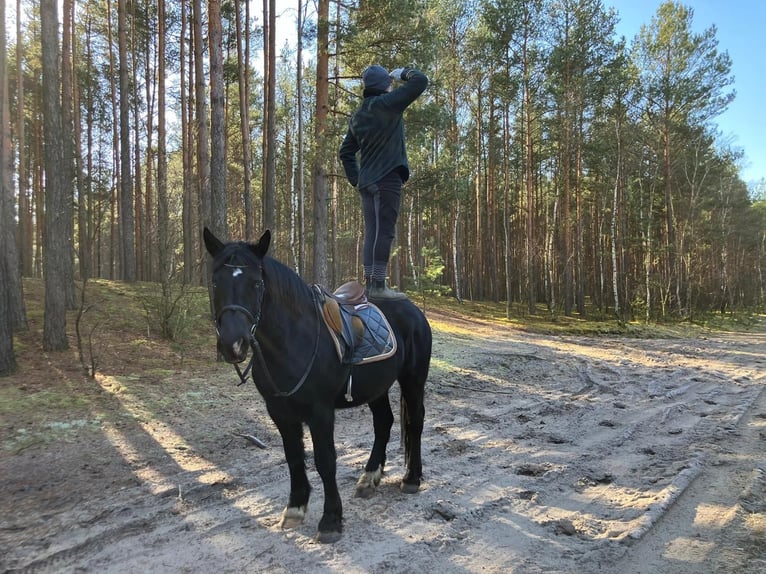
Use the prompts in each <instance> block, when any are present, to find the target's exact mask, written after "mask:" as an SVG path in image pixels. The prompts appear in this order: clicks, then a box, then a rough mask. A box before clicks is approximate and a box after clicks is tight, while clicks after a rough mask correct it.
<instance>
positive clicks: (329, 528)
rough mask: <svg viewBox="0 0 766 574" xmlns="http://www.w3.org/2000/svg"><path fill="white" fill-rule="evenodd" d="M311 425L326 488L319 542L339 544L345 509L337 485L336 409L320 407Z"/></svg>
mask: <svg viewBox="0 0 766 574" xmlns="http://www.w3.org/2000/svg"><path fill="white" fill-rule="evenodd" d="M317 410H318V411H319V412H317V413H316V414H315V415H314V416H313V417H312V420H311V421H310V422H309V429H310V430H311V439H312V440H313V442H314V464H316V469H317V472H318V473H319V476H320V477H321V478H322V485H323V487H324V512H323V513H322V519H321V520H320V521H319V527H318V532H317V540H318V541H319V542H337V541H338V540H340V537H341V534H342V532H343V505H342V503H341V500H340V494H339V493H338V483H337V482H336V478H335V474H336V454H335V428H334V426H335V411H334V408H333V406H332V405H327V406H319V407H317Z"/></svg>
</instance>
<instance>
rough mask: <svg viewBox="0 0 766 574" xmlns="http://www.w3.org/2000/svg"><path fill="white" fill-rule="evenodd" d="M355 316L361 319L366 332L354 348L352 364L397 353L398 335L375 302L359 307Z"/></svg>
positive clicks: (375, 359) (368, 361) (381, 358)
mask: <svg viewBox="0 0 766 574" xmlns="http://www.w3.org/2000/svg"><path fill="white" fill-rule="evenodd" d="M355 317H358V318H359V319H361V323H362V325H363V326H364V332H363V335H362V337H361V339H357V341H356V345H355V346H354V348H353V349H352V354H351V361H350V362H351V364H352V365H361V364H365V363H372V362H374V361H380V360H383V359H387V358H388V357H390V356H391V355H393V354H394V353H396V337H394V333H393V331H392V330H391V325H389V324H388V319H386V316H385V315H384V314H383V311H381V310H380V309H379V308H378V307H377V306H376V305H375V304H373V303H367V305H364V306H363V307H362V308H361V309H359V308H357V310H356V315H355Z"/></svg>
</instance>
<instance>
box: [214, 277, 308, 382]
mask: <svg viewBox="0 0 766 574" xmlns="http://www.w3.org/2000/svg"><path fill="white" fill-rule="evenodd" d="M226 266H227V267H247V266H246V265H229V264H226ZM255 288H256V289H257V290H258V313H257V314H256V315H253V313H252V312H251V311H250V310H249V309H248V308H247V307H243V306H242V305H225V306H224V307H222V308H221V310H220V311H218V314H217V316H216V319H215V331H216V335H217V336H218V338H219V339H220V337H221V334H220V331H219V326H220V323H221V317H222V316H223V314H224V313H225V312H227V311H233V312H235V313H242V314H243V315H244V316H245V317H247V320H248V321H249V322H250V338H249V340H248V343H249V344H250V349H251V351H252V352H251V354H250V361H249V362H248V364H247V367H245V370H244V371H243V370H242V369H240V368H239V365H238V364H236V363H235V364H234V368H235V369H236V371H237V375H239V381H240V382H239V384H238V385H237V386H240V385H243V384H245V383H246V382H247V379H248V377H249V376H250V373H251V371H252V369H253V364H254V363H255V360H256V358H257V359H258V366H259V367H260V369H261V371H262V372H263V374H264V375H265V378H266V383H267V385H268V387H269V390H270V391H271V392H272V393H273V395H274V396H276V397H289V396H290V395H293V394H294V393H296V392H297V391H298V389H300V388H301V387H302V386H303V383H305V382H306V379H307V378H308V376H309V373H310V372H311V369H312V367H313V366H314V360H315V359H316V357H317V351H318V350H319V336H320V323H321V320H320V319H321V318H320V316H319V305H318V303H317V301H316V296H315V295H314V290H313V289H312V290H311V301H312V303H313V305H314V310H315V311H316V324H317V333H316V342H315V343H314V352H313V353H312V355H311V360H310V361H309V364H308V367H306V371H305V372H304V373H303V376H302V377H301V378H300V380H298V382H297V383H296V385H295V386H294V387H293V388H292V389H291V390H289V391H281V390H280V389H279V387H278V386H277V385H276V383H275V382H274V379H273V378H272V376H271V372H270V371H269V367H268V365H267V364H266V360H265V359H264V358H263V351H262V350H261V344H260V343H259V342H258V339H256V337H255V331H256V329H257V328H258V324H259V323H260V321H261V308H262V306H263V295H264V293H266V286H265V284H264V282H263V279H260V280H258V281H257V282H256V286H255ZM253 383H255V377H253Z"/></svg>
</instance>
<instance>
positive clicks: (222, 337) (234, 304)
mask: <svg viewBox="0 0 766 574" xmlns="http://www.w3.org/2000/svg"><path fill="white" fill-rule="evenodd" d="M203 236H204V239H205V247H206V248H207V251H208V253H210V255H212V257H213V277H212V281H213V311H214V313H215V326H216V333H217V335H218V351H219V352H220V353H221V355H222V356H223V358H224V360H225V361H226V362H228V363H241V362H242V361H244V360H245V359H246V358H247V352H248V350H249V348H250V345H251V340H252V338H253V337H254V336H255V329H256V327H257V326H258V322H259V321H260V317H261V303H262V301H263V293H264V283H263V258H264V257H265V255H266V251H268V249H269V243H270V242H271V233H270V232H269V231H268V230H267V231H266V232H264V234H263V235H262V236H261V238H260V239H259V240H258V243H244V242H237V243H223V242H222V241H220V240H219V239H218V238H217V237H216V236H215V235H213V233H212V232H211V231H210V230H209V229H208V228H207V227H206V228H205V230H204V233H203Z"/></svg>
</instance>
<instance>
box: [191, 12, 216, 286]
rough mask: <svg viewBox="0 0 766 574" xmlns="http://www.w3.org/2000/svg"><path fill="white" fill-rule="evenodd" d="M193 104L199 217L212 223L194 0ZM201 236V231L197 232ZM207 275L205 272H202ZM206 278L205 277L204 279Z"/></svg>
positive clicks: (198, 17)
mask: <svg viewBox="0 0 766 574" xmlns="http://www.w3.org/2000/svg"><path fill="white" fill-rule="evenodd" d="M192 6H193V10H194V104H195V108H196V125H197V181H198V186H199V188H198V189H199V191H198V193H199V201H200V208H201V212H200V217H201V220H202V225H208V226H209V225H212V211H211V202H210V150H209V147H208V146H209V139H210V136H209V130H208V123H207V122H208V120H207V96H206V94H205V72H204V61H205V60H204V58H205V55H204V54H205V52H204V38H203V36H202V4H201V0H194V2H193V4H192ZM198 237H201V231H200V232H199V233H198ZM204 277H205V278H206V277H207V273H205V274H204ZM205 280H206V279H205Z"/></svg>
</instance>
